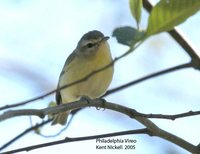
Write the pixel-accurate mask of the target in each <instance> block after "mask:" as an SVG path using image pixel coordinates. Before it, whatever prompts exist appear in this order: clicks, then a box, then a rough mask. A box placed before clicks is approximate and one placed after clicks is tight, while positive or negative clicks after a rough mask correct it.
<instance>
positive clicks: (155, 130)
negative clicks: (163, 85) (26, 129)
mask: <svg viewBox="0 0 200 154" xmlns="http://www.w3.org/2000/svg"><path fill="white" fill-rule="evenodd" d="M86 106H93V107H96V108H99V107H101V108H106V109H110V110H113V111H117V112H120V113H123V114H125V115H127V116H129V117H130V118H133V119H136V120H137V121H139V122H140V123H142V124H143V125H144V126H146V128H147V130H148V133H147V134H149V135H152V136H158V137H161V138H163V139H166V140H168V141H170V142H172V143H174V144H176V145H179V146H180V147H182V148H184V149H186V150H188V151H190V152H192V153H200V148H199V147H198V146H194V145H192V144H190V143H189V142H187V141H185V140H183V139H181V138H179V137H177V136H175V135H173V134H171V133H169V132H167V131H164V130H162V129H160V128H159V127H158V126H156V125H155V124H154V123H153V122H151V121H150V120H148V119H147V118H146V117H151V118H153V117H154V118H155V117H156V116H157V117H161V116H162V117H166V118H167V119H168V118H169V119H175V118H178V117H183V116H189V114H190V113H192V114H193V115H195V114H200V111H197V112H187V113H183V114H179V115H171V116H170V115H167V116H166V115H153V114H149V115H148V114H142V113H139V112H137V111H136V110H134V109H131V108H128V107H125V106H122V105H118V104H114V103H110V102H105V101H104V100H101V99H94V100H80V101H76V102H73V103H68V104H63V105H60V106H56V107H50V108H45V109H41V110H38V111H35V110H34V112H32V113H33V114H34V115H36V116H41V115H47V114H56V113H60V112H63V111H66V110H72V109H77V108H82V107H86ZM9 112H13V111H8V112H6V115H7V116H8V115H9ZM20 112H22V110H20ZM14 113H16V111H14ZM10 115H12V116H13V114H10ZM17 115H19V113H17ZM29 115H30V114H29ZM2 117H3V118H2ZM5 118H8V117H5V116H3V115H2V116H0V119H1V120H3V119H5ZM107 135H108V134H107ZM115 135H116V134H115ZM104 137H109V136H104ZM87 138H88V137H81V138H78V139H79V140H80V139H83V140H86V139H87ZM89 138H90V139H94V138H99V136H98V135H96V136H92V138H91V137H89ZM69 139H70V140H69ZM70 141H71V142H72V141H77V138H75V139H74V138H67V142H70ZM65 142H66V140H61V141H56V142H50V143H46V144H41V145H36V146H31V147H28V148H22V149H20V151H21V150H23V151H24V150H32V149H35V148H39V147H43V146H50V145H55V144H61V143H65Z"/></svg>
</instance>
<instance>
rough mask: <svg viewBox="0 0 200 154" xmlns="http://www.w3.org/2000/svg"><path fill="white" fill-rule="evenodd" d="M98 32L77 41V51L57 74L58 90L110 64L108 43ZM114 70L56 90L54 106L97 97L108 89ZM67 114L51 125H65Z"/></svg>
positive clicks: (106, 70) (107, 70)
mask: <svg viewBox="0 0 200 154" xmlns="http://www.w3.org/2000/svg"><path fill="white" fill-rule="evenodd" d="M108 39H109V37H107V36H104V35H103V34H102V33H101V32H99V31H97V30H94V31H89V32H88V33H86V34H84V35H83V37H82V38H81V39H80V41H79V42H78V45H77V47H76V49H75V50H74V51H73V52H72V53H71V55H70V56H69V57H68V58H67V60H66V62H65V65H64V67H63V70H62V72H61V74H60V78H59V82H58V88H60V87H62V86H64V85H67V84H70V83H72V82H75V81H77V80H80V79H82V78H84V77H85V76H87V75H89V74H90V73H92V72H94V71H95V70H98V69H100V68H103V67H104V66H106V65H108V64H110V63H111V62H112V57H111V53H110V48H109V44H108V42H107V40H108ZM113 72H114V68H113V66H110V67H108V68H106V69H104V70H102V71H100V72H98V73H96V74H94V75H92V76H90V77H89V78H88V79H87V80H85V81H83V82H80V83H77V84H75V85H73V86H70V87H68V88H65V89H62V90H59V91H57V93H56V102H57V104H58V105H59V104H62V103H69V102H73V101H77V100H79V99H80V98H81V97H82V96H87V97H89V98H92V99H93V98H98V97H99V96H101V95H103V94H104V93H105V91H106V90H107V88H108V86H109V84H110V82H111V81H112V77H113ZM69 113H70V111H68V112H62V113H59V114H58V115H56V116H55V118H54V121H53V122H52V125H54V124H57V123H59V124H61V125H64V124H65V123H66V122H67V117H68V115H69Z"/></svg>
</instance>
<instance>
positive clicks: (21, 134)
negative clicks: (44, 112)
mask: <svg viewBox="0 0 200 154" xmlns="http://www.w3.org/2000/svg"><path fill="white" fill-rule="evenodd" d="M51 121H52V120H51V119H48V120H46V121H43V122H41V123H40V124H36V125H35V126H32V127H30V128H28V129H26V130H24V131H23V132H22V133H20V134H19V135H17V136H16V137H14V138H13V139H12V140H10V141H9V142H7V143H6V144H4V145H2V146H1V147H0V151H2V150H3V149H5V148H6V147H8V146H9V145H11V144H12V143H13V142H15V141H16V140H18V139H19V138H21V137H22V136H24V135H26V134H27V133H29V132H31V131H33V130H35V129H38V128H39V127H42V126H44V125H46V124H48V123H50V122H51Z"/></svg>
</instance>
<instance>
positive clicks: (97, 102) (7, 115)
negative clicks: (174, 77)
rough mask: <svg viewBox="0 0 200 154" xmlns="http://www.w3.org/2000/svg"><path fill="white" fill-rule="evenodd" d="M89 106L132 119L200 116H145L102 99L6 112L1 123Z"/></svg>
mask: <svg viewBox="0 0 200 154" xmlns="http://www.w3.org/2000/svg"><path fill="white" fill-rule="evenodd" d="M88 106H93V107H96V108H106V109H110V110H113V111H117V112H121V113H123V114H126V115H128V116H130V117H134V118H135V117H137V116H138V117H144V118H160V119H169V120H175V119H177V118H183V117H188V116H194V115H199V114H200V111H189V112H185V113H181V114H175V115H162V114H144V113H140V112H137V111H136V110H134V109H132V108H128V107H125V106H122V105H119V104H114V103H111V102H105V101H104V100H103V101H102V100H101V99H93V100H89V102H88V101H86V100H79V101H75V102H71V103H67V104H62V105H59V106H55V107H48V108H45V109H23V110H10V111H6V112H4V113H3V114H2V115H0V121H3V120H6V119H9V118H12V117H17V116H27V115H28V116H30V115H32V116H38V117H40V118H44V117H45V115H50V114H57V113H60V112H64V111H68V110H76V109H79V108H84V107H88Z"/></svg>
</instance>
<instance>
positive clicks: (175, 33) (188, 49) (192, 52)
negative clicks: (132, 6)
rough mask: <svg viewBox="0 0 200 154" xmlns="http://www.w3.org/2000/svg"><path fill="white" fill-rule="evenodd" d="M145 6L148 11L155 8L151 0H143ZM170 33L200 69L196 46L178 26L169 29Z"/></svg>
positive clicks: (195, 66) (194, 65)
mask: <svg viewBox="0 0 200 154" xmlns="http://www.w3.org/2000/svg"><path fill="white" fill-rule="evenodd" d="M143 6H144V8H145V9H146V10H147V11H148V12H151V10H152V8H153V5H152V4H151V3H150V2H149V0H143ZM168 33H169V35H171V37H172V38H173V39H174V40H176V42H177V43H178V44H179V45H180V46H181V47H182V48H183V49H184V50H185V51H186V52H187V54H188V55H189V56H190V57H191V58H192V64H193V67H194V68H196V69H199V70H200V57H199V56H198V55H197V54H196V52H195V49H194V47H193V46H192V45H191V44H190V43H189V41H188V40H187V38H186V37H185V36H184V35H183V33H182V32H181V31H180V30H179V29H178V28H174V29H172V30H170V31H168Z"/></svg>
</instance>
